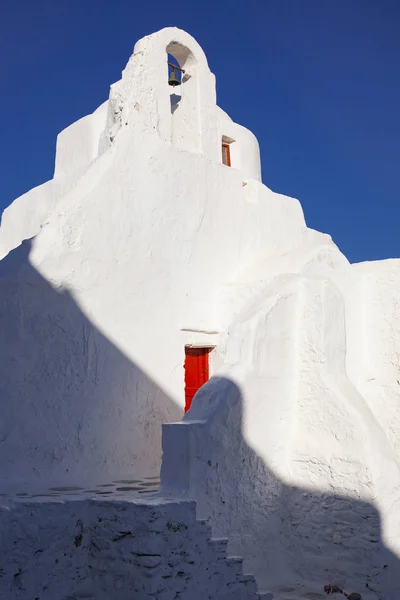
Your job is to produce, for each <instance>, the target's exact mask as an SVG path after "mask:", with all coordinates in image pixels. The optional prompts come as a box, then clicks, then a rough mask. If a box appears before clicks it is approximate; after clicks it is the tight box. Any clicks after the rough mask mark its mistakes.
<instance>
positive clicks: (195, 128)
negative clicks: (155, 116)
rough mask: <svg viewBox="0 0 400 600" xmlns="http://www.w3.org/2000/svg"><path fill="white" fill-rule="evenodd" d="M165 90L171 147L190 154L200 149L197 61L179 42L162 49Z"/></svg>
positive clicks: (171, 43) (173, 42)
mask: <svg viewBox="0 0 400 600" xmlns="http://www.w3.org/2000/svg"><path fill="white" fill-rule="evenodd" d="M166 53H167V61H166V62H167V66H168V70H167V74H168V80H167V82H168V84H169V85H168V88H169V90H170V91H169V94H170V102H171V114H172V116H173V119H172V132H171V141H172V144H173V145H174V146H176V147H177V148H181V149H183V150H189V151H191V152H198V151H199V150H200V147H201V140H200V115H199V110H200V108H199V90H198V84H199V82H198V77H197V59H196V58H195V56H194V55H193V53H192V51H191V50H189V48H187V47H186V46H183V45H182V44H180V43H179V42H176V41H172V42H170V43H169V44H168V45H167V47H166Z"/></svg>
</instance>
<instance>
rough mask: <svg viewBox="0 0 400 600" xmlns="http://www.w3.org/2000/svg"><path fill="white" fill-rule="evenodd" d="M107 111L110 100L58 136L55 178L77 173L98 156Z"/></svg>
mask: <svg viewBox="0 0 400 600" xmlns="http://www.w3.org/2000/svg"><path fill="white" fill-rule="evenodd" d="M107 111H108V101H107V102H104V103H103V104H102V105H101V106H99V108H98V109H97V110H95V111H94V113H93V114H91V115H87V116H86V117H82V119H79V121H76V122H75V123H73V124H72V125H70V126H69V127H67V128H66V129H64V131H62V132H61V133H60V134H59V135H58V136H57V146H56V164H55V169H54V177H55V178H56V177H62V176H64V175H71V174H75V175H77V174H79V173H80V172H81V171H82V170H83V169H84V168H86V167H87V166H88V165H89V164H90V163H91V162H92V161H93V160H94V159H95V158H96V157H97V155H98V152H99V140H100V135H101V134H102V132H103V130H104V127H105V124H106V117H107Z"/></svg>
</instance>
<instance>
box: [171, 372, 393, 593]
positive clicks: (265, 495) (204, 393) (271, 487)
mask: <svg viewBox="0 0 400 600" xmlns="http://www.w3.org/2000/svg"><path fill="white" fill-rule="evenodd" d="M183 426H184V428H183V429H182V427H183ZM173 438H175V443H174V440H173ZM179 439H180V440H181V444H180V445H179V444H178V443H177V440H179ZM163 447H164V459H163V465H162V471H161V481H162V492H163V493H165V494H171V495H184V496H186V497H190V498H194V499H196V500H197V505H198V515H199V516H200V517H201V518H207V517H210V519H211V525H212V526H213V531H214V534H215V535H220V536H228V538H229V548H230V551H231V552H232V553H233V554H241V555H243V556H244V557H245V565H246V567H247V570H248V572H250V573H254V574H255V575H256V578H257V581H258V583H259V585H260V588H261V589H264V590H270V591H274V592H275V593H277V597H278V598H280V599H281V598H296V599H299V598H309V599H310V600H311V599H315V600H317V599H318V598H323V597H325V595H324V591H323V588H324V585H325V584H329V583H331V584H332V583H334V584H337V585H339V586H340V587H341V588H343V589H344V590H345V591H347V593H351V592H358V593H360V594H362V598H363V600H372V599H375V600H376V599H379V600H396V599H398V598H399V597H400V561H399V558H398V557H397V556H396V555H395V554H394V553H393V552H391V551H390V550H389V549H388V548H387V547H386V545H385V543H384V541H383V538H382V527H381V518H380V514H379V512H378V510H377V509H376V508H375V506H374V505H373V504H371V503H369V502H365V501H362V500H357V499H354V498H349V497H345V496H344V495H340V494H334V493H327V492H322V491H321V492H319V491H318V490H315V489H314V490H313V489H307V488H302V487H297V486H292V485H289V484H287V483H285V482H283V481H282V480H281V479H280V478H279V477H278V476H276V475H275V474H274V471H273V470H272V469H271V468H270V467H269V466H268V464H266V462H265V461H264V459H263V458H261V457H260V456H259V455H258V454H257V452H255V451H254V450H253V449H252V448H251V447H250V445H249V444H248V443H247V442H246V440H245V439H244V436H243V397H242V392H241V390H240V388H239V387H238V385H237V384H236V383H234V382H233V381H231V380H230V379H228V378H226V377H213V378H212V379H210V381H209V382H208V383H207V384H205V385H204V386H203V387H202V388H201V389H200V390H199V391H198V393H197V394H196V396H195V398H194V401H193V404H192V407H191V409H190V410H189V412H188V413H187V414H186V415H185V418H184V420H183V422H182V424H181V423H177V424H170V425H166V426H165V427H164V432H163ZM179 462H180V465H181V469H180V468H178V467H177V463H179ZM338 597H343V596H338Z"/></svg>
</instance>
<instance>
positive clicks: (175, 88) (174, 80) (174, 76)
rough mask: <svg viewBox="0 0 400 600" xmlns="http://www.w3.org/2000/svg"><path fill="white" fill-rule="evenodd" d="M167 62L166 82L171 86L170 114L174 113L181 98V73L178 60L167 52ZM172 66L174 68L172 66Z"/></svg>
mask: <svg viewBox="0 0 400 600" xmlns="http://www.w3.org/2000/svg"><path fill="white" fill-rule="evenodd" d="M167 64H168V83H169V85H170V86H171V93H170V99H171V114H174V112H175V111H176V109H177V108H178V107H179V102H180V101H181V100H182V94H181V85H182V77H183V73H182V70H181V67H180V66H179V62H178V60H177V59H176V58H175V56H173V54H169V53H168V52H167ZM174 66H175V67H176V68H174Z"/></svg>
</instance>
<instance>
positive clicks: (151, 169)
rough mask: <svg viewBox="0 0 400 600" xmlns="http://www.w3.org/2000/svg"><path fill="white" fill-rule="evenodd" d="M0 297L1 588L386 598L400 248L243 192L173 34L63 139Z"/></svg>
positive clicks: (9, 231)
mask: <svg viewBox="0 0 400 600" xmlns="http://www.w3.org/2000/svg"><path fill="white" fill-rule="evenodd" d="M0 286H1V294H0V334H1V350H0V352H1V360H0V398H1V413H0V473H1V480H0V539H1V540H2V544H1V548H0V574H2V576H1V577H0V597H1V598H5V599H6V600H20V599H21V600H25V599H28V598H29V599H30V598H32V599H33V598H38V599H39V598H40V600H65V599H66V598H68V599H69V598H94V599H96V600H103V599H104V600H109V599H110V598H113V600H150V599H153V600H174V599H178V598H179V599H180V600H208V599H210V600H213V599H214V598H215V599H217V598H218V600H221V599H222V600H225V599H226V600H228V599H229V600H250V599H255V598H256V597H258V598H265V600H269V599H272V598H275V599H277V600H292V599H293V600H299V599H300V598H302V599H303V598H307V599H309V600H318V598H324V597H326V595H325V593H324V585H325V584H331V585H337V586H338V588H340V589H343V591H344V592H346V593H350V592H354V593H358V594H360V596H359V597H362V599H363V600H398V599H399V598H400V260H395V259H391V260H385V261H376V262H368V263H361V264H354V265H352V264H350V263H349V262H348V260H347V259H346V257H345V256H344V255H343V254H342V253H341V252H340V250H339V249H338V248H337V247H336V246H335V244H334V243H333V242H332V240H331V238H330V236H329V235H326V234H323V233H320V232H317V231H314V230H312V229H310V228H308V227H307V225H306V222H305V220H304V215H303V211H302V208H301V205H300V203H299V202H298V201H297V200H295V199H293V198H289V197H286V196H282V195H280V194H278V193H275V192H272V191H271V190H270V189H269V188H268V187H266V185H264V184H263V183H262V181H261V168H260V153H259V147H258V142H257V139H256V137H255V136H254V135H253V133H251V132H250V131H248V130H247V129H245V128H244V127H242V126H241V125H239V124H237V123H234V122H233V121H232V120H231V119H230V117H229V116H228V115H227V114H226V113H225V112H224V111H223V110H222V109H221V108H219V107H218V105H217V103H216V91H215V77H214V75H213V74H212V73H211V71H210V70H209V67H208V64H207V59H206V56H205V54H204V52H203V50H202V49H201V48H200V46H199V45H198V44H197V42H196V41H195V40H194V39H193V38H192V37H191V36H190V35H188V34H187V33H185V32H184V31H181V30H179V29H176V28H166V29H163V30H161V31H159V32H157V33H155V34H153V35H150V36H147V37H145V38H143V39H141V40H140V41H138V42H137V43H136V45H135V47H134V51H133V54H132V56H131V57H130V59H129V62H128V64H127V66H126V68H125V69H124V71H123V73H122V78H121V80H120V81H118V82H117V83H114V84H113V85H112V86H111V89H110V96H109V99H108V100H107V101H106V102H105V103H104V104H102V105H101V106H99V108H98V109H97V110H96V111H95V112H94V113H93V114H91V115H89V116H86V117H83V118H82V119H80V120H79V121H77V122H76V123H74V124H72V125H71V126H70V127H68V128H67V129H65V130H64V131H62V132H61V133H60V134H59V136H58V139H57V149H56V160H55V171H54V177H53V179H52V180H51V181H48V182H46V183H44V184H43V185H41V186H39V187H37V188H34V189H32V190H31V191H29V192H28V193H26V194H24V195H23V196H21V197H20V198H18V199H16V200H15V201H14V202H13V203H12V204H11V205H10V206H9V207H8V208H7V209H6V210H5V211H4V213H3V215H2V220H1V228H0ZM160 474H161V484H160V487H157V486H158V483H157V482H158V478H159V476H160ZM127 557H129V559H128V558H127ZM243 569H244V570H243ZM244 573H251V575H249V576H247V575H245V574H244ZM338 593H339V592H338ZM85 594H86V595H85ZM338 598H339V596H338ZM350 598H354V600H356V598H358V596H357V594H355V595H353V597H351V596H350Z"/></svg>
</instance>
